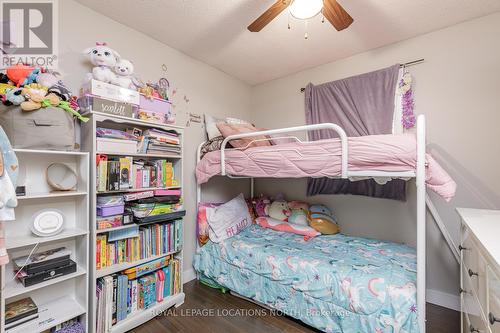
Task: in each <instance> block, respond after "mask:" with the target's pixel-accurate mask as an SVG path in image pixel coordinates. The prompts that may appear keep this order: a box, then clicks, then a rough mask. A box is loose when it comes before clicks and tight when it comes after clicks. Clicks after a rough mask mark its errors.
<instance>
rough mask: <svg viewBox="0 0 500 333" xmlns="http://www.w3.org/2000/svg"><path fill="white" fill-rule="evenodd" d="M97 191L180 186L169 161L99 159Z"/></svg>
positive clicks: (105, 157)
mask: <svg viewBox="0 0 500 333" xmlns="http://www.w3.org/2000/svg"><path fill="white" fill-rule="evenodd" d="M96 173H97V179H96V184H97V191H98V192H106V191H120V190H129V189H142V188H144V189H147V188H156V187H161V188H165V187H169V186H178V185H179V183H178V181H177V180H175V179H174V174H175V170H174V166H173V164H172V162H169V161H168V160H154V161H145V160H141V159H139V160H134V158H133V157H130V156H125V157H109V156H107V155H99V156H98V157H97V171H96Z"/></svg>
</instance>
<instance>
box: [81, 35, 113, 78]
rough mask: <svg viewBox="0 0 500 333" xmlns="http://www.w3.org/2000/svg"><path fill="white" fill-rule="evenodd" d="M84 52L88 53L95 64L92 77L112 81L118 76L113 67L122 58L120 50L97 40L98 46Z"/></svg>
mask: <svg viewBox="0 0 500 333" xmlns="http://www.w3.org/2000/svg"><path fill="white" fill-rule="evenodd" d="M83 53H84V54H86V55H88V57H89V59H90V62H91V63H92V65H94V66H95V67H94V68H92V75H91V76H92V78H94V79H96V80H99V81H102V82H106V83H112V81H113V80H114V79H115V77H116V74H115V73H113V70H112V68H113V67H114V66H115V65H116V62H117V61H118V59H120V55H119V54H118V52H116V51H115V50H113V49H112V48H110V47H108V46H107V44H106V43H100V42H96V46H94V47H89V48H88V49H85V50H84V51H83Z"/></svg>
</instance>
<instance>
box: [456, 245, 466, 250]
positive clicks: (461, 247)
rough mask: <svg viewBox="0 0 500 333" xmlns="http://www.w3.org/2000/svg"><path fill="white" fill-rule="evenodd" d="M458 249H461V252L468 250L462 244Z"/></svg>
mask: <svg viewBox="0 0 500 333" xmlns="http://www.w3.org/2000/svg"><path fill="white" fill-rule="evenodd" d="M458 249H459V250H460V251H462V250H467V248H466V247H463V246H462V244H460V245H459V246H458Z"/></svg>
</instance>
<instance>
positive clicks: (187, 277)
mask: <svg viewBox="0 0 500 333" xmlns="http://www.w3.org/2000/svg"><path fill="white" fill-rule="evenodd" d="M182 274H184V284H186V283H188V282H189V281H192V280H194V279H196V272H195V270H194V268H190V269H186V270H185V271H184V272H182Z"/></svg>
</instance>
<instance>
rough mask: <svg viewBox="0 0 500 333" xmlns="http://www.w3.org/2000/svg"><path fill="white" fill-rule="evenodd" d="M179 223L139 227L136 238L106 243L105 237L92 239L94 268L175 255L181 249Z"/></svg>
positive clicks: (99, 236) (102, 235)
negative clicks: (94, 250) (94, 253)
mask: <svg viewBox="0 0 500 333" xmlns="http://www.w3.org/2000/svg"><path fill="white" fill-rule="evenodd" d="M181 223H182V220H175V221H172V222H165V223H157V224H151V225H146V226H141V227H139V232H138V236H137V237H131V238H126V239H120V240H117V241H114V242H108V237H109V235H107V234H101V235H98V236H97V238H96V248H97V254H96V268H97V269H101V268H104V267H109V266H112V265H116V264H122V263H126V262H134V261H138V260H142V259H146V258H151V257H154V256H159V255H162V254H167V253H172V252H177V251H179V250H180V249H181V245H182V224H181Z"/></svg>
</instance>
